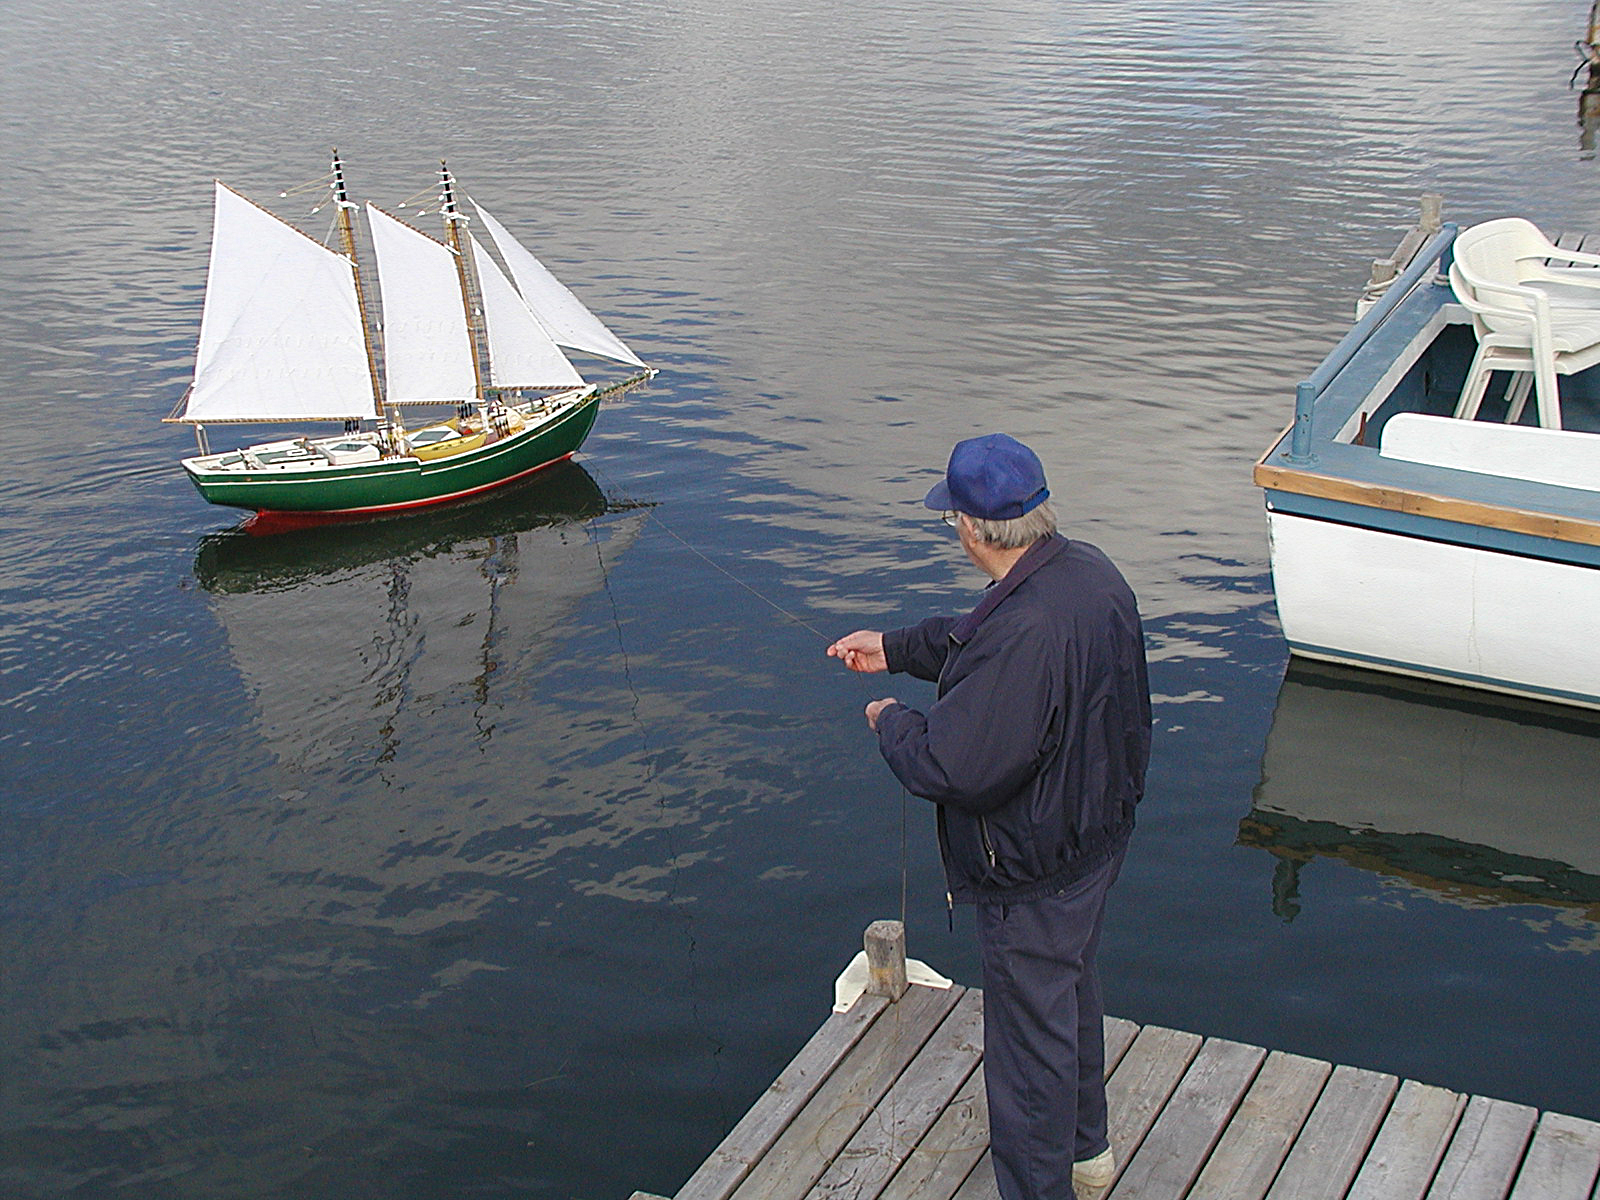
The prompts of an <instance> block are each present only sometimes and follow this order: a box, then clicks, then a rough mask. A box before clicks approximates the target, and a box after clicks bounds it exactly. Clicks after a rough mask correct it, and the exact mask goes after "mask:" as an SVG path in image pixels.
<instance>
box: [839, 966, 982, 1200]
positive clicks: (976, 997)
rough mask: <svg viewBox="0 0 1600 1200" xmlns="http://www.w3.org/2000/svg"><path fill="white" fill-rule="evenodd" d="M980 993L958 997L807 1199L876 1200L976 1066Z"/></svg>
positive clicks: (978, 1045)
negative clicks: (873, 1115) (871, 1118)
mask: <svg viewBox="0 0 1600 1200" xmlns="http://www.w3.org/2000/svg"><path fill="white" fill-rule="evenodd" d="M982 1053H983V993H982V992H979V991H977V990H973V991H969V992H967V993H966V994H965V995H964V996H962V997H961V999H960V1001H959V1002H958V1003H957V1004H956V1006H955V1008H954V1009H952V1010H951V1012H950V1015H949V1016H947V1017H946V1018H945V1020H944V1022H943V1023H942V1024H941V1025H940V1026H939V1028H938V1029H937V1030H936V1031H935V1032H934V1034H933V1036H932V1037H930V1038H929V1039H928V1041H927V1043H926V1044H925V1045H924V1046H923V1047H922V1049H921V1051H920V1052H919V1053H918V1054H917V1056H916V1057H915V1058H914V1059H913V1060H912V1061H911V1064H910V1065H909V1066H908V1067H907V1068H906V1069H905V1071H904V1073H903V1074H901V1076H900V1078H899V1079H897V1080H896V1081H895V1082H894V1085H893V1086H892V1087H891V1088H890V1089H889V1091H888V1094H887V1095H885V1096H884V1098H883V1099H882V1100H881V1101H879V1102H878V1105H877V1108H876V1111H875V1116H876V1117H877V1119H876V1120H871V1121H867V1122H864V1123H863V1124H862V1125H861V1127H860V1128H859V1129H858V1130H857V1131H856V1133H855V1136H854V1137H852V1138H851V1139H850V1141H849V1142H848V1143H846V1145H845V1147H844V1149H842V1150H840V1151H839V1153H838V1154H837V1156H835V1158H834V1160H833V1164H832V1165H831V1166H830V1167H829V1168H828V1169H827V1170H826V1171H825V1172H823V1175H822V1177H821V1178H820V1179H819V1180H818V1181H817V1182H816V1184H815V1185H813V1187H812V1189H811V1191H810V1193H809V1196H810V1197H811V1200H877V1197H878V1194H879V1193H880V1192H882V1191H883V1188H884V1185H885V1184H887V1183H888V1182H889V1180H890V1179H891V1178H892V1177H893V1175H894V1174H895V1171H896V1170H897V1169H898V1168H899V1167H900V1165H901V1163H903V1162H904V1161H905V1160H906V1158H907V1156H908V1155H909V1154H910V1153H911V1151H912V1149H913V1148H914V1147H916V1145H917V1144H918V1143H919V1142H921V1141H922V1140H923V1138H924V1136H925V1135H926V1134H927V1133H928V1131H929V1129H930V1128H931V1127H932V1126H933V1124H934V1122H936V1121H937V1120H938V1119H939V1114H940V1113H942V1112H944V1111H945V1110H946V1108H947V1106H948V1105H949V1103H950V1100H951V1098H952V1097H953V1096H954V1095H955V1093H956V1091H957V1090H958V1089H959V1088H960V1087H961V1085H962V1084H963V1083H965V1082H966V1081H967V1077H968V1076H969V1075H971V1074H972V1071H973V1068H974V1067H976V1066H977V1064H978V1058H979V1055H981V1054H982Z"/></svg>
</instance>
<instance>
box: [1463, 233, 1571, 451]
mask: <svg viewBox="0 0 1600 1200" xmlns="http://www.w3.org/2000/svg"><path fill="white" fill-rule="evenodd" d="M1551 260H1554V261H1557V262H1566V263H1572V264H1574V265H1573V266H1571V267H1559V266H1551V265H1550V262H1551ZM1597 268H1600V255H1594V254H1583V253H1580V252H1578V251H1576V250H1563V249H1562V248H1561V247H1559V246H1557V245H1555V244H1554V243H1553V242H1551V241H1550V240H1549V239H1548V238H1546V237H1545V236H1544V234H1543V233H1541V232H1540V231H1539V228H1538V226H1536V225H1534V224H1533V223H1532V222H1531V221H1525V220H1523V219H1522V218H1521V217H1505V218H1503V219H1501V220H1498V221H1486V222H1484V223H1483V224H1481V225H1474V226H1472V227H1471V228H1470V229H1465V230H1463V231H1462V232H1461V233H1460V235H1459V236H1457V238H1456V242H1455V262H1454V264H1453V265H1452V266H1451V268H1450V286H1451V287H1452V288H1453V289H1454V290H1455V293H1456V298H1457V299H1458V300H1460V301H1461V303H1462V304H1463V305H1465V306H1466V308H1467V310H1468V311H1469V312H1471V313H1472V324H1473V328H1474V330H1475V331H1476V333H1477V335H1478V352H1477V354H1476V355H1474V356H1473V359H1472V365H1471V366H1470V367H1469V368H1468V369H1467V379H1466V383H1465V384H1464V385H1463V386H1462V389H1461V398H1460V400H1459V401H1458V402H1457V404H1456V411H1455V415H1456V416H1457V417H1458V418H1461V419H1464V420H1469V421H1470V420H1472V419H1474V418H1475V417H1476V416H1477V415H1478V409H1479V408H1480V407H1481V406H1482V404H1483V397H1484V393H1485V392H1486V391H1487V390H1488V387H1489V377H1490V375H1491V374H1492V373H1493V372H1495V371H1510V372H1512V373H1514V374H1515V373H1520V377H1519V378H1517V379H1515V380H1514V381H1513V382H1512V384H1511V385H1510V387H1509V389H1508V390H1507V393H1506V398H1507V401H1508V402H1509V408H1508V411H1507V413H1506V420H1507V421H1508V422H1513V423H1514V422H1516V421H1517V420H1519V419H1520V418H1521V416H1522V411H1523V408H1524V407H1525V406H1526V404H1527V400H1528V392H1529V390H1530V387H1531V389H1532V390H1533V391H1534V392H1535V394H1536V396H1537V404H1538V412H1539V424H1540V425H1542V426H1544V427H1545V428H1546V429H1560V428H1561V394H1560V390H1559V387H1558V384H1557V381H1556V376H1558V375H1573V374H1576V373H1577V372H1579V371H1582V370H1585V369H1587V368H1589V367H1592V366H1594V365H1596V364H1597V363H1600V269H1597Z"/></svg>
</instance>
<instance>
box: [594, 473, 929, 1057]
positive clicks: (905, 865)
mask: <svg viewBox="0 0 1600 1200" xmlns="http://www.w3.org/2000/svg"><path fill="white" fill-rule="evenodd" d="M584 465H585V466H587V467H592V468H593V470H594V473H595V474H596V475H599V476H601V477H602V478H603V479H604V480H605V482H606V484H607V485H608V486H609V487H611V489H612V490H613V491H615V492H616V493H617V494H618V495H619V496H621V497H623V499H624V500H625V501H626V502H627V503H628V504H629V505H630V506H631V507H636V508H638V509H640V510H642V511H643V512H644V514H645V516H647V517H648V518H649V519H650V520H652V521H654V522H655V523H656V525H657V526H659V527H660V528H661V530H662V531H663V532H664V533H666V534H667V535H668V536H669V537H671V538H672V540H673V541H675V542H677V543H678V544H679V545H681V546H682V547H683V548H684V549H686V550H688V551H689V552H690V553H692V554H693V555H694V556H695V557H697V558H699V559H700V560H701V561H702V562H704V563H706V565H708V566H710V567H711V568H712V569H713V570H716V571H718V572H720V573H721V574H723V575H725V576H727V578H729V579H731V580H732V581H733V582H734V583H736V584H738V585H739V586H740V587H742V588H743V589H744V590H745V591H747V592H749V593H750V594H751V595H752V596H754V597H755V598H756V599H757V600H760V601H761V602H762V603H763V604H765V605H767V606H768V607H770V608H772V609H774V610H775V611H777V612H778V613H780V614H782V615H783V616H785V617H787V618H788V619H789V620H791V621H793V622H794V623H795V624H797V625H799V626H801V627H802V628H805V629H809V630H810V631H811V632H812V633H814V634H816V636H817V637H819V638H821V639H822V640H823V641H825V642H827V643H829V644H830V645H831V644H832V643H833V642H834V640H835V639H834V638H831V637H829V636H828V635H827V634H825V633H823V632H822V630H820V629H818V628H817V627H816V626H815V625H813V624H811V622H809V621H807V620H805V619H804V618H803V617H799V616H796V615H795V614H794V613H792V612H790V611H789V610H788V609H787V608H785V607H784V606H783V605H781V604H779V603H778V602H777V601H776V600H772V599H770V598H769V597H767V596H764V595H762V593H761V592H759V591H757V590H756V589H755V588H754V587H752V586H751V585H750V584H748V583H746V582H745V581H744V580H743V579H740V578H739V577H738V576H737V575H735V574H734V573H733V572H732V571H730V570H728V569H727V568H726V567H724V566H723V565H722V564H721V563H718V562H717V561H716V560H714V559H712V558H711V557H710V556H709V555H707V554H706V553H705V552H704V551H702V550H701V549H700V548H699V547H697V546H695V545H693V544H692V543H690V542H688V541H686V540H685V539H684V538H682V537H680V536H679V535H678V533H677V531H676V530H674V529H673V528H672V527H671V526H670V525H668V524H667V523H666V522H665V521H663V520H662V519H661V518H660V517H658V516H657V515H656V512H655V508H654V506H652V505H647V504H642V503H638V502H636V501H634V500H633V499H632V498H631V497H629V495H628V493H627V492H626V491H625V490H624V489H623V488H620V487H618V486H617V485H616V483H615V481H613V480H612V478H611V476H610V475H609V474H608V473H607V472H605V471H602V470H601V469H600V466H599V464H598V463H596V462H595V461H594V459H592V458H588V457H586V458H585V459H584ZM596 553H597V554H598V553H599V547H598V544H597V545H596ZM601 573H602V578H606V595H607V597H608V598H611V605H612V613H613V618H615V613H616V600H615V598H614V597H611V584H610V580H609V578H607V577H606V576H605V564H604V563H603V562H602V563H601ZM617 640H618V643H619V644H620V643H621V640H622V627H621V625H620V623H619V624H618V626H617ZM623 661H624V665H626V662H627V658H626V652H624V658H623ZM851 673H852V674H856V672H851ZM860 679H861V682H862V684H863V685H865V686H866V687H868V688H872V681H871V680H870V678H868V676H866V675H861V676H860ZM629 686H630V688H631V687H632V679H631V678H630V679H629ZM872 690H876V689H875V688H874V689H872ZM638 700H639V697H638V693H637V692H635V693H634V716H635V720H637V719H638ZM910 795H911V793H910V792H909V791H907V790H906V789H905V788H904V787H902V788H901V789H900V927H901V928H902V929H904V928H905V923H906V890H907V881H908V879H909V876H910V854H909V851H908V838H907V825H908V821H909V815H908V812H907V808H908V801H909V799H910ZM895 1021H896V1025H895V1037H896V1039H898V1038H899V1036H900V1034H899V1010H898V1009H897V1010H896V1012H895Z"/></svg>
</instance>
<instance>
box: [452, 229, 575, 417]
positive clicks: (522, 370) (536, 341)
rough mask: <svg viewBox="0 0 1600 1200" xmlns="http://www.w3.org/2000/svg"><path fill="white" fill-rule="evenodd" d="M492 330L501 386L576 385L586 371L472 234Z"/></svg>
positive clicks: (494, 367) (492, 355) (495, 379)
mask: <svg viewBox="0 0 1600 1200" xmlns="http://www.w3.org/2000/svg"><path fill="white" fill-rule="evenodd" d="M470 240H471V242H472V261H473V264H474V265H475V266H476V267H477V268H478V289H479V291H480V292H482V294H483V323H484V326H485V328H486V329H487V331H488V334H489V380H490V382H491V383H493V384H494V385H495V386H496V387H508V388H509V387H530V388H538V387H575V386H577V385H579V384H582V383H583V376H582V375H579V374H578V372H577V371H576V370H575V369H574V368H573V365H572V364H571V363H570V362H568V361H567V356H566V355H565V354H562V353H561V348H560V347H559V346H557V345H556V344H555V343H554V342H553V341H551V340H550V335H549V334H548V333H546V332H545V330H544V326H543V325H541V324H539V320H538V318H537V317H535V316H534V315H533V312H532V310H530V309H529V308H528V305H527V303H526V302H525V301H524V300H523V299H522V297H521V296H520V295H518V294H517V289H516V288H514V287H512V286H511V281H510V280H509V279H507V278H506V276H505V272H504V271H502V270H501V269H500V267H499V265H498V264H496V262H495V261H494V259H492V258H490V257H489V254H488V252H487V251H486V250H484V248H483V247H482V246H481V245H479V244H478V239H477V238H471V239H470Z"/></svg>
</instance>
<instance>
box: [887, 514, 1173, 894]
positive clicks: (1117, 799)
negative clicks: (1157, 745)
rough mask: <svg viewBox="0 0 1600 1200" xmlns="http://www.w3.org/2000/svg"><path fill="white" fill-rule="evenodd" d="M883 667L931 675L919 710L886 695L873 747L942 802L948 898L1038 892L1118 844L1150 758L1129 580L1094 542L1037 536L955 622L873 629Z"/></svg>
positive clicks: (921, 791) (1146, 688)
mask: <svg viewBox="0 0 1600 1200" xmlns="http://www.w3.org/2000/svg"><path fill="white" fill-rule="evenodd" d="M883 649H884V654H885V656H886V657H887V658H888V662H889V669H890V670H891V671H905V672H909V673H910V674H912V675H915V676H917V677H918V678H919V679H927V680H936V681H937V682H938V684H939V692H938V699H937V701H935V703H934V705H933V706H932V707H931V708H930V709H929V710H928V712H927V714H926V715H923V714H922V713H920V712H917V711H916V710H915V709H912V708H908V707H907V706H905V705H903V704H892V705H889V706H888V707H887V708H885V709H884V710H883V712H882V713H880V714H879V716H878V747H879V749H880V750H881V751H882V752H883V757H884V759H885V760H886V761H887V762H888V764H889V767H890V769H891V770H893V771H894V773H895V775H896V776H897V777H898V778H899V780H900V782H901V783H903V784H904V785H905V787H906V790H907V791H909V792H911V794H912V795H914V796H922V797H924V798H926V799H928V800H932V801H933V802H934V803H935V804H937V805H938V817H939V849H940V851H941V853H942V855H943V857H944V866H945V875H946V878H947V879H948V880H949V889H950V894H951V897H952V898H953V899H955V900H964V901H975V900H1006V901H1022V900H1030V899H1036V898H1038V897H1039V896H1043V895H1048V894H1050V893H1052V892H1055V891H1057V890H1059V889H1060V888H1062V887H1064V886H1065V885H1066V884H1068V883H1071V882H1072V881H1073V880H1075V879H1077V878H1079V877H1081V876H1083V875H1085V874H1087V873H1088V872H1089V871H1092V870H1093V869H1095V868H1096V867H1098V866H1100V865H1101V864H1103V863H1105V862H1106V861H1107V860H1108V859H1110V858H1111V857H1112V856H1113V855H1114V854H1116V853H1117V852H1118V851H1119V850H1120V849H1122V847H1123V846H1125V845H1126V844H1127V841H1128V835H1129V834H1130V833H1131V832H1132V830H1133V810H1134V805H1135V804H1136V803H1138V801H1139V798H1140V797H1141V796H1142V795H1143V794H1144V775H1145V767H1146V764H1147V763H1148V762H1149V759H1150V685H1149V681H1148V678H1147V676H1146V672H1145V657H1144V633H1143V630H1142V629H1141V627H1140V624H1139V611H1138V607H1137V604H1136V602H1135V601H1134V598H1133V592H1132V591H1131V590H1130V589H1129V587H1128V585H1127V582H1126V581H1125V580H1124V579H1123V578H1122V575H1121V574H1120V573H1119V572H1118V570H1117V568H1116V567H1115V566H1113V565H1112V563H1111V560H1110V559H1108V558H1107V557H1106V556H1105V555H1104V554H1103V553H1101V551H1099V550H1098V549H1096V548H1095V547H1094V546H1091V545H1089V544H1088V543H1087V542H1080V541H1068V540H1067V539H1066V538H1064V537H1061V536H1060V535H1059V534H1058V535H1056V536H1054V537H1050V538H1046V539H1043V540H1041V541H1039V542H1035V543H1034V544H1033V545H1032V546H1030V547H1029V548H1028V550H1027V552H1026V553H1025V554H1024V555H1023V556H1022V557H1021V558H1020V559H1019V560H1018V561H1017V562H1016V564H1015V565H1014V566H1013V567H1012V568H1011V570H1010V571H1009V572H1008V573H1007V574H1006V576H1005V578H1003V579H1001V580H999V581H998V582H996V583H994V584H991V585H990V587H989V589H988V591H987V592H986V593H985V594H984V597H983V600H982V602H981V603H980V604H979V605H978V607H977V608H975V609H974V610H973V611H972V612H971V613H969V614H967V615H966V616H965V617H962V618H960V619H959V620H953V619H950V618H946V617H934V618H930V619H929V620H926V621H923V622H922V623H921V624H918V625H912V626H910V627H908V628H906V629H897V630H893V631H890V632H888V633H885V634H884V637H883Z"/></svg>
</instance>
